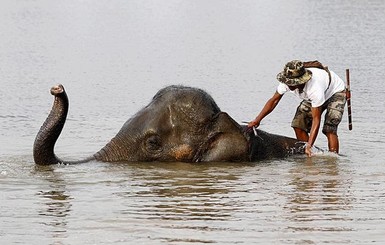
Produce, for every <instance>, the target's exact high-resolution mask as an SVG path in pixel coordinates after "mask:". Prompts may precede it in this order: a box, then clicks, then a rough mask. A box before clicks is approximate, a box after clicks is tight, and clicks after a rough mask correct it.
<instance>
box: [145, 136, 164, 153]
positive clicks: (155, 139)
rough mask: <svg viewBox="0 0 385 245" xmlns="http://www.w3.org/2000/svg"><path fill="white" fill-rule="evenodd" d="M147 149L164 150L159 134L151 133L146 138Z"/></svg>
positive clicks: (152, 150) (151, 150)
mask: <svg viewBox="0 0 385 245" xmlns="http://www.w3.org/2000/svg"><path fill="white" fill-rule="evenodd" d="M145 144H146V149H147V150H148V151H150V152H154V151H161V150H162V140H161V138H160V137H159V135H150V136H149V137H147V139H146V143H145Z"/></svg>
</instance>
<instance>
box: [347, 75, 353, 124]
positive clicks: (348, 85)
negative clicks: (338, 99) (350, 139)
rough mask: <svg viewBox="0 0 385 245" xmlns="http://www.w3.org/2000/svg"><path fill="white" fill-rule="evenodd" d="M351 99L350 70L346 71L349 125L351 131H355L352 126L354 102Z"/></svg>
mask: <svg viewBox="0 0 385 245" xmlns="http://www.w3.org/2000/svg"><path fill="white" fill-rule="evenodd" d="M350 99H351V93H350V74H349V69H346V102H347V105H348V123H349V130H352V129H353V124H352V102H351V101H350Z"/></svg>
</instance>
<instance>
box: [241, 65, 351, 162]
mask: <svg viewBox="0 0 385 245" xmlns="http://www.w3.org/2000/svg"><path fill="white" fill-rule="evenodd" d="M319 64H320V63H319ZM320 65H321V64H320ZM307 67H308V66H307ZM277 79H278V81H279V82H280V84H279V85H278V87H277V91H276V92H275V93H274V95H273V96H272V97H271V98H270V99H269V100H268V101H267V102H266V104H265V106H264V107H263V109H262V110H261V112H260V113H259V114H258V115H257V117H256V118H255V119H254V120H253V121H251V122H249V123H248V127H249V128H251V127H258V126H259V124H260V123H261V121H262V119H263V118H265V117H266V116H267V115H268V114H269V113H270V112H272V111H273V110H274V108H275V107H276V106H277V104H278V103H279V101H280V100H281V98H282V96H283V95H284V94H285V93H286V92H288V91H289V92H291V93H294V94H295V95H296V96H298V97H299V98H301V99H302V100H303V101H302V102H301V103H300V105H299V106H298V108H297V112H296V114H295V116H294V119H293V121H292V123H291V126H292V127H293V129H294V131H295V135H296V137H297V139H298V140H302V141H305V142H307V143H306V147H305V153H306V154H307V156H309V157H310V156H312V151H311V147H312V146H313V144H314V142H315V140H316V138H317V135H318V131H319V128H320V123H321V114H322V113H323V111H325V110H326V114H325V121H324V125H323V129H322V133H324V134H325V135H326V137H327V139H328V147H329V151H331V152H336V153H338V152H339V141H338V135H337V128H338V125H339V123H340V122H341V119H342V114H343V112H344V107H345V102H346V94H345V83H344V81H342V80H341V78H340V77H338V76H337V75H336V74H335V73H334V72H332V71H329V70H328V69H327V68H326V67H323V66H322V65H321V66H320V67H319V68H305V66H304V63H303V62H301V61H299V60H293V61H290V62H288V63H287V64H286V65H285V67H284V70H283V71H282V72H280V73H278V75H277Z"/></svg>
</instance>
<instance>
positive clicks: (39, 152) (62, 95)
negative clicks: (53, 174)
mask: <svg viewBox="0 0 385 245" xmlns="http://www.w3.org/2000/svg"><path fill="white" fill-rule="evenodd" d="M51 94H52V95H53V96H55V100H54V103H53V106H52V109H51V112H50V113H49V115H48V117H47V119H46V120H45V122H44V123H43V125H42V126H41V128H40V130H39V132H38V133H37V135H36V139H35V143H34V146H33V158H34V160H35V163H36V164H38V165H49V164H57V163H60V162H62V161H61V160H60V159H59V158H57V157H56V155H55V153H54V147H55V143H56V140H57V139H58V137H59V135H60V133H61V131H62V129H63V126H64V123H65V120H66V118H67V112H68V105H69V102H68V97H67V94H66V92H65V90H64V87H63V86H62V85H61V84H59V85H57V86H54V87H52V88H51Z"/></svg>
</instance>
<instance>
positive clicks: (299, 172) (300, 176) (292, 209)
mask: <svg viewBox="0 0 385 245" xmlns="http://www.w3.org/2000/svg"><path fill="white" fill-rule="evenodd" d="M290 175H291V181H290V183H289V184H290V186H291V188H292V189H291V191H289V192H288V193H286V195H287V203H286V205H285V209H287V211H288V212H287V217H286V218H287V219H288V221H289V224H290V225H289V226H288V227H287V229H288V230H290V231H296V232H306V231H307V232H309V231H310V232H322V231H329V232H330V231H332V232H336V231H349V230H352V229H351V228H350V227H347V226H346V225H347V222H346V221H351V220H352V217H351V216H350V214H349V210H351V209H352V193H351V192H350V188H351V181H350V179H349V178H346V177H344V174H341V169H340V167H339V159H338V157H334V156H325V157H317V158H306V159H304V160H303V162H300V161H299V162H298V163H296V164H294V165H293V167H292V169H291V170H290ZM344 221H345V222H344Z"/></svg>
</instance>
